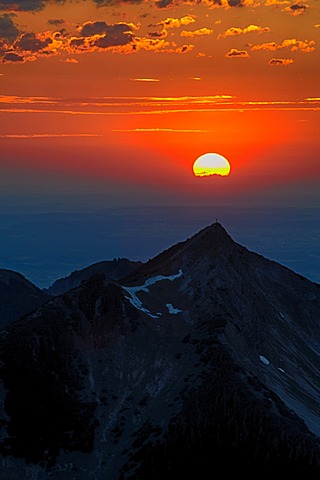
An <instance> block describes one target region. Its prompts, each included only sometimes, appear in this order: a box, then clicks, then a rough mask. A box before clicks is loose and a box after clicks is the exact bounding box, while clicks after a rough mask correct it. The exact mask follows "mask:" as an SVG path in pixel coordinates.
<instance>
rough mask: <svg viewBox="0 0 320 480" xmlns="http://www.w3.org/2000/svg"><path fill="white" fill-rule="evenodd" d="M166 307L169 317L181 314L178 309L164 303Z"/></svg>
mask: <svg viewBox="0 0 320 480" xmlns="http://www.w3.org/2000/svg"><path fill="white" fill-rule="evenodd" d="M166 307H167V309H168V311H169V313H171V315H176V314H177V313H180V312H182V310H180V309H179V308H174V306H173V305H172V304H171V303H166Z"/></svg>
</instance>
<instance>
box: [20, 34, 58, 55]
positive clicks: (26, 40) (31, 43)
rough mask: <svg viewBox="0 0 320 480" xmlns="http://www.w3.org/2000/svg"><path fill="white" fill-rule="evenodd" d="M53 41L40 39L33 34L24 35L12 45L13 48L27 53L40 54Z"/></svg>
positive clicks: (45, 38)
mask: <svg viewBox="0 0 320 480" xmlns="http://www.w3.org/2000/svg"><path fill="white" fill-rule="evenodd" d="M52 42H53V40H52V39H51V38H50V37H44V38H41V37H40V36H39V35H36V34H35V33H24V34H23V35H22V36H21V37H20V39H19V40H17V41H16V42H15V44H14V47H15V48H18V49H19V50H23V51H27V52H40V51H41V50H45V49H46V48H47V47H48V45H50V44H51V43H52Z"/></svg>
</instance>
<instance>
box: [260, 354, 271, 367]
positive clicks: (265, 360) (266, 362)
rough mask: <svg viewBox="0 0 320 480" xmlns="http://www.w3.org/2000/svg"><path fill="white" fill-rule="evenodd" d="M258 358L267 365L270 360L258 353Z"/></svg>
mask: <svg viewBox="0 0 320 480" xmlns="http://www.w3.org/2000/svg"><path fill="white" fill-rule="evenodd" d="M259 358H260V360H261V362H263V363H264V364H265V365H269V363H270V362H269V360H268V359H267V358H266V357H264V356H263V355H259Z"/></svg>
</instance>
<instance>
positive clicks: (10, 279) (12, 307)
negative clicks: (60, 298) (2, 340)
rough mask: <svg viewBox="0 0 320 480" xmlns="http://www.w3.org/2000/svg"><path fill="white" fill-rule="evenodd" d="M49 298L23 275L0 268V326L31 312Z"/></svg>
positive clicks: (49, 296)
mask: <svg viewBox="0 0 320 480" xmlns="http://www.w3.org/2000/svg"><path fill="white" fill-rule="evenodd" d="M49 298H51V295H48V294H47V293H45V292H43V291H42V290H40V289H39V288H38V287H36V286H35V285H34V284H33V283H31V282H30V281H29V280H27V279H26V278H25V277H24V276H23V275H21V274H20V273H17V272H13V271H12V270H5V269H0V328H3V327H4V326H5V325H7V324H8V323H11V322H13V321H15V320H17V319H18V318H20V317H21V316H22V315H26V314H27V313H30V312H32V311H33V310H35V309H36V308H38V307H40V305H43V304H44V303H45V302H46V301H48V300H49Z"/></svg>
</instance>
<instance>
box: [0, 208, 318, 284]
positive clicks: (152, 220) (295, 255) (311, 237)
mask: <svg viewBox="0 0 320 480" xmlns="http://www.w3.org/2000/svg"><path fill="white" fill-rule="evenodd" d="M79 205H80V204H79ZM53 207H54V205H52V206H51V208H49V206H48V205H42V206H40V207H39V206H38V207H36V206H33V207H32V206H29V207H28V209H27V208H26V210H29V213H27V211H24V212H23V213H21V212H20V213H19V210H20V209H19V208H18V207H15V208H11V209H10V212H9V209H8V211H7V213H4V211H3V212H2V213H1V214H0V233H1V235H0V267H1V268H7V269H12V270H15V271H18V272H20V273H22V274H23V275H25V276H26V277H27V278H28V279H29V280H31V281H32V282H34V283H35V284H36V285H37V286H40V287H41V288H44V287H48V286H50V285H51V284H52V283H53V282H54V281H55V280H57V279H58V278H61V277H64V276H66V275H69V274H70V273H71V272H72V271H74V270H76V269H80V268H83V267H86V266H88V265H91V264H92V263H95V262H98V261H101V260H112V259H113V258H119V257H121V258H122V257H125V258H129V259H130V260H141V261H146V260H148V259H149V258H151V257H153V256H154V255H156V254H157V253H158V252H159V251H162V250H163V249H165V248H168V247H170V246H171V245H173V244H175V243H176V242H179V241H183V240H185V239H186V238H187V237H189V236H190V235H192V234H193V233H194V232H196V231H197V230H200V229H202V228H204V227H205V226H207V225H210V224H211V223H214V222H215V221H216V219H217V220H218V221H219V222H221V223H222V224H223V225H224V226H225V227H226V228H227V230H228V231H229V233H230V234H231V235H232V237H233V239H234V240H235V241H236V242H238V243H240V244H242V245H243V246H245V247H247V248H248V249H250V250H254V251H256V252H257V253H260V254H262V255H264V256H266V257H268V258H270V259H272V260H276V261H278V262H279V263H282V264H283V265H285V266H288V267H289V268H291V269H293V270H294V271H296V272H297V273H300V274H301V275H303V276H306V277H307V278H309V279H310V280H313V281H315V282H319V283H320V273H319V272H320V251H319V238H320V225H319V221H318V220H319V214H320V209H319V208H311V207H309V208H307V207H303V208H302V207H300V208H298V207H286V208H285V207H279V206H278V207H271V206H268V207H263V206H261V207H259V206H256V207H253V206H251V207H234V206H232V207H231V206H193V207H192V206H180V207H179V206H162V207H161V206H158V207H157V206H145V207H132V208H130V207H126V208H124V207H118V208H115V207H113V208H108V206H107V205H106V206H105V208H101V209H99V210H97V209H96V210H92V211H88V210H84V211H82V212H79V211H78V212H77V211H72V210H70V211H68V209H67V208H66V209H65V211H64V212H59V210H58V208H59V205H56V207H57V210H56V212H54V211H53V210H52V208H53ZM44 208H47V209H48V211H47V213H44V212H43V209H44ZM37 209H38V210H37Z"/></svg>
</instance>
